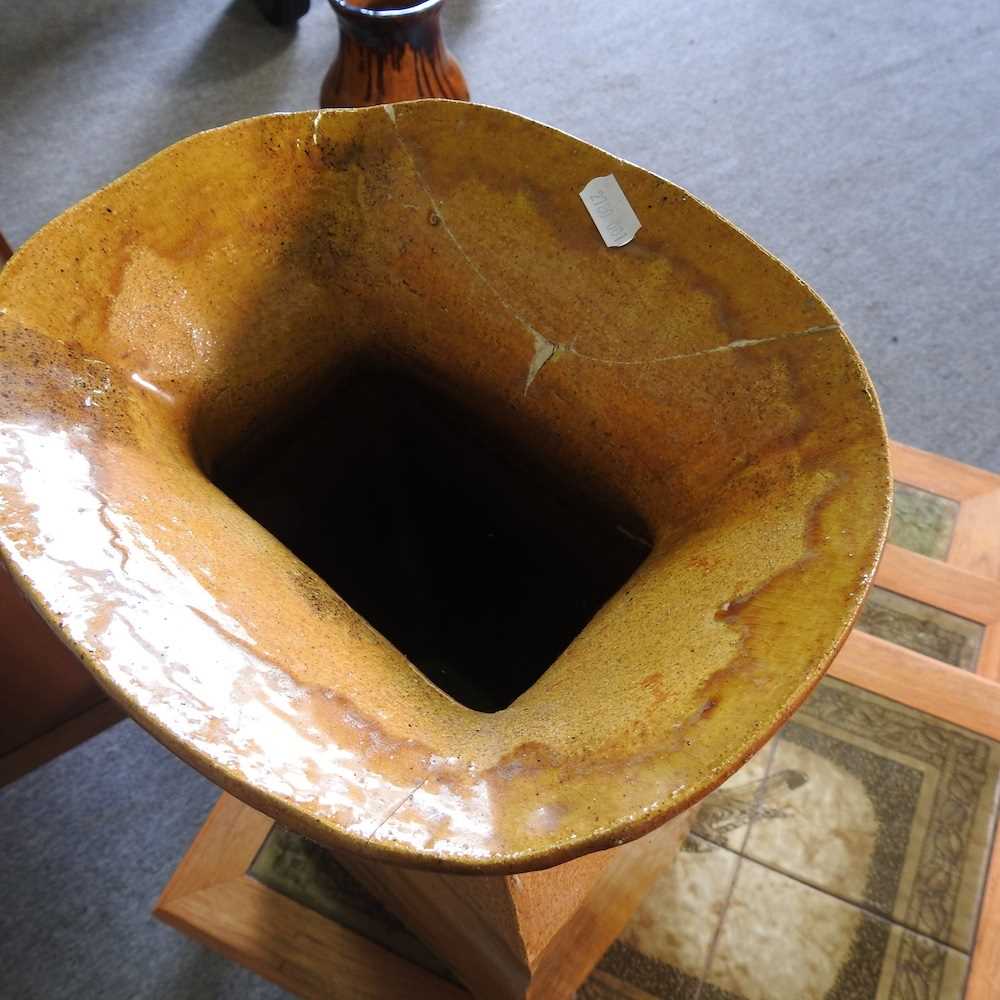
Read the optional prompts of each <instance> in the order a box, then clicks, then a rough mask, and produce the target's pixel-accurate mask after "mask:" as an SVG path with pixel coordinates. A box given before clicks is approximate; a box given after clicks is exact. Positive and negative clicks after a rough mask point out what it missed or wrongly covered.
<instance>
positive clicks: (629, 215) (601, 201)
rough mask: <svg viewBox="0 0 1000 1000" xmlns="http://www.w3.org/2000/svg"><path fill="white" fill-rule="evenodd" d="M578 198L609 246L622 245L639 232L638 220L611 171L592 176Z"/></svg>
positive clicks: (639, 223)
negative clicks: (603, 174) (599, 175)
mask: <svg viewBox="0 0 1000 1000" xmlns="http://www.w3.org/2000/svg"><path fill="white" fill-rule="evenodd" d="M580 197H581V198H582V199H583V203H584V205H586V206H587V211H588V212H590V217H591V218H592V219H593V220H594V225H595V226H597V230H598V232H599V233H600V234H601V237H602V238H603V239H604V242H605V243H606V244H607V245H608V246H609V247H623V246H625V244H626V243H629V242H630V241H631V240H632V239H633V238H634V236H635V234H636V233H637V232H638V231H639V227H640V226H641V225H642V223H641V222H640V221H639V217H638V216H637V215H636V214H635V212H634V211H632V206H631V205H630V204H629V203H628V198H626V197H625V192H624V191H623V190H622V189H621V185H620V184H619V183H618V181H617V180H616V179H615V175H614V174H608V175H607V177H595V178H594V179H593V180H592V181H591V182H590V183H589V184H588V185H587V186H586V187H585V188H584V189H583V190H582V191H581V192H580Z"/></svg>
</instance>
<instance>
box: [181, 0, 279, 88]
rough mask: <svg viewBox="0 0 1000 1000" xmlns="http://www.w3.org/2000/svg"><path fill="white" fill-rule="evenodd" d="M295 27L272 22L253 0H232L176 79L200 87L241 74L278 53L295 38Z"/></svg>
mask: <svg viewBox="0 0 1000 1000" xmlns="http://www.w3.org/2000/svg"><path fill="white" fill-rule="evenodd" d="M297 30H298V25H297V24H292V25H288V26H284V27H277V26H276V25H273V24H271V23H270V22H269V21H268V20H267V19H266V18H265V17H264V15H263V14H262V13H261V12H260V11H259V10H258V9H257V6H256V4H255V3H254V2H253V0H231V2H230V4H229V6H228V7H227V8H226V9H225V10H224V11H223V12H222V14H221V15H220V17H219V20H218V21H217V22H216V24H215V27H214V28H213V29H212V30H211V32H209V34H208V35H207V36H206V37H205V39H204V40H203V41H202V43H201V44H200V45H199V46H198V48H197V50H196V51H195V52H194V53H193V54H192V55H191V57H190V59H189V60H188V62H187V64H186V65H185V66H184V67H183V68H182V69H181V70H180V72H179V73H178V74H177V82H178V83H180V84H182V85H185V86H190V87H199V86H201V85H202V84H206V83H221V82H223V81H226V80H233V79H236V78H238V77H241V76H244V75H246V74H247V73H250V72H252V71H253V70H254V69H256V68H257V67H258V66H261V65H262V64H264V63H267V62H270V61H271V60H272V59H274V58H276V57H277V56H280V55H281V53H282V52H284V51H285V49H287V48H288V46H289V45H290V44H291V43H292V42H293V41H294V40H295V36H296V34H297Z"/></svg>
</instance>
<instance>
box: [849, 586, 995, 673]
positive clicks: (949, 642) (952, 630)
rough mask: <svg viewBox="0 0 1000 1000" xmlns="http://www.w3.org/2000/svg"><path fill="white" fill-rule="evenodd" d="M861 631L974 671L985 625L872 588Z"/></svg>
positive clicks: (909, 598)
mask: <svg viewBox="0 0 1000 1000" xmlns="http://www.w3.org/2000/svg"><path fill="white" fill-rule="evenodd" d="M858 628H859V629H861V630H862V631H863V632H868V633H869V634H870V635H875V636H878V637H879V638H880V639H887V640H888V641H889V642H894V643H896V645H897V646H905V647H906V648H907V649H912V650H914V651H915V652H917V653H923V654H924V655H925V656H932V657H933V658H934V659H935V660H941V661H942V662H943V663H950V664H951V665H952V666H953V667H961V668H962V669H963V670H971V671H975V669H976V661H977V660H978V659H979V648H980V646H981V645H982V642H983V631H984V629H983V626H982V625H980V624H979V622H973V621H969V619H968V618H960V617H959V616H958V615H955V614H952V613H951V612H950V611H942V610H941V608H935V607H933V606H931V605H930V604H924V603H922V602H921V601H915V600H913V598H912V597H904V596H903V595H902V594H896V593H894V592H893V591H891V590H885V589H884V588H883V587H872V589H871V591H870V592H869V594H868V599H867V600H866V601H865V604H864V607H863V608H862V609H861V615H860V617H859V618H858Z"/></svg>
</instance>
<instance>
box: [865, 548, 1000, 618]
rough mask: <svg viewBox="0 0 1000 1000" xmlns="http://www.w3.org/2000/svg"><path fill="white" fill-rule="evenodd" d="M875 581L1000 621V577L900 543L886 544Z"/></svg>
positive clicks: (927, 600) (947, 607) (963, 612)
mask: <svg viewBox="0 0 1000 1000" xmlns="http://www.w3.org/2000/svg"><path fill="white" fill-rule="evenodd" d="M875 583H876V584H878V586H880V587H885V588H886V589H887V590H893V591H895V592H896V593H897V594H905V595H906V596H907V597H912V598H913V599H914V600H917V601H923V602H924V603H925V604H930V605H933V606H934V607H935V608H942V609H944V610H945V611H951V612H953V613H954V614H956V615H961V616H962V617H963V618H971V619H972V620H973V621H976V622H981V623H983V624H984V625H990V624H992V623H993V622H996V621H1000V580H990V579H987V578H986V577H983V576H977V575H976V574H974V573H970V572H968V571H967V570H964V569H960V568H958V567H957V566H952V565H949V564H948V563H944V562H940V561H939V560H937V559H928V558H927V556H922V555H920V554H919V553H917V552H910V551H909V550H908V549H903V548H900V547H899V546H898V545H887V546H886V547H885V551H884V552H883V554H882V561H881V563H880V564H879V568H878V572H877V573H876V574H875Z"/></svg>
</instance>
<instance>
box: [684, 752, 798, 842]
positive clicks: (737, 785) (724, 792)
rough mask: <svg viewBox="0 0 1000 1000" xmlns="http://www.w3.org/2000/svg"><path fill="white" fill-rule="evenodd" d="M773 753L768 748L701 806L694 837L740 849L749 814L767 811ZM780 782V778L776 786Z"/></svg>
mask: <svg viewBox="0 0 1000 1000" xmlns="http://www.w3.org/2000/svg"><path fill="white" fill-rule="evenodd" d="M773 749H774V748H773V747H772V746H771V745H768V746H766V747H764V749H763V750H761V751H760V752H759V753H757V754H755V755H754V756H753V757H751V758H750V760H748V761H747V762H746V764H744V765H743V767H741V768H740V769H739V770H738V771H737V772H736V773H735V774H734V775H733V776H732V777H731V778H729V779H728V780H727V781H725V782H724V783H723V784H721V785H720V786H719V787H718V788H717V789H716V790H715V791H714V792H712V794H711V795H709V796H708V797H707V798H706V799H705V800H704V802H702V804H701V808H700V809H699V810H698V815H697V816H696V817H695V821H694V825H693V826H692V832H693V833H696V834H697V835H698V836H699V837H701V838H702V839H704V840H709V841H711V842H712V843H713V844H719V845H720V846H721V847H728V848H729V849H730V850H733V851H739V850H741V849H742V847H743V841H744V840H745V839H746V835H747V832H748V831H749V828H750V816H751V814H752V813H753V812H754V810H755V809H766V808H767V802H768V799H769V797H770V796H771V795H772V794H773V790H771V789H769V784H770V783H769V781H768V779H767V766H768V763H769V762H770V758H771V754H772V752H773ZM781 780H782V779H781V778H780V777H779V778H778V783H779V784H780V782H781Z"/></svg>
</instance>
